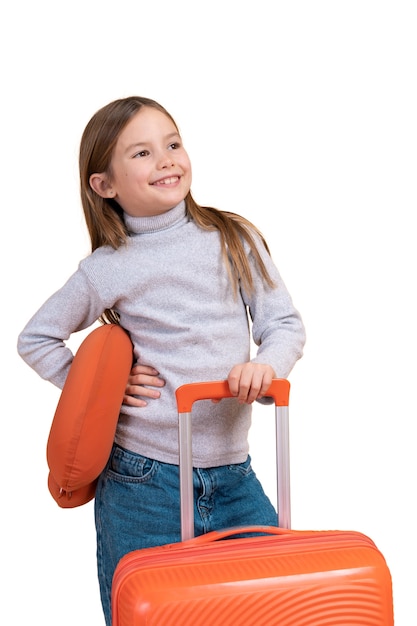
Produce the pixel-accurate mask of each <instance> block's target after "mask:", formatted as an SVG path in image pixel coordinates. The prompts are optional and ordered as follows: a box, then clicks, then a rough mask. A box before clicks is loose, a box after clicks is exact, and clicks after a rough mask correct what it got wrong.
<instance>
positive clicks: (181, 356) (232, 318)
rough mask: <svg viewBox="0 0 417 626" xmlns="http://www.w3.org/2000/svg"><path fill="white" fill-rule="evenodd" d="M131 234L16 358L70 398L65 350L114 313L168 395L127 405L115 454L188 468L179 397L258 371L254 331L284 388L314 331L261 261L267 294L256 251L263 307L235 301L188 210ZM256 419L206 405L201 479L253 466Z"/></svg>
mask: <svg viewBox="0 0 417 626" xmlns="http://www.w3.org/2000/svg"><path fill="white" fill-rule="evenodd" d="M125 221H126V225H127V227H128V229H129V231H130V233H131V236H130V237H129V238H128V241H127V243H126V244H125V245H122V246H121V247H120V248H118V249H117V250H114V249H113V248H111V247H108V246H104V247H102V248H99V249H97V250H95V251H94V252H93V253H92V254H91V255H90V256H88V257H87V258H85V259H84V260H83V261H81V263H80V265H79V268H78V270H77V271H76V272H75V273H74V274H73V275H72V276H71V277H70V278H69V280H68V281H67V283H66V284H65V285H64V286H63V287H62V288H61V289H60V290H59V291H57V292H56V293H55V294H54V295H52V296H51V297H50V298H49V299H48V300H47V301H46V302H45V304H44V305H43V306H42V307H41V308H40V309H39V311H38V312H37V313H36V314H35V315H34V316H33V317H32V319H31V320H30V321H29V322H28V324H27V325H26V327H25V328H24V330H23V331H22V332H21V334H20V335H19V339H18V351H19V354H20V355H21V356H22V358H23V359H24V360H25V361H26V362H27V363H28V365H30V366H31V367H32V368H33V369H34V370H36V372H37V373H38V374H39V375H40V376H41V377H42V378H45V379H47V380H49V381H51V382H52V383H54V384H55V385H57V386H58V387H60V388H62V387H63V385H64V382H65V379H66V376H67V373H68V369H69V367H70V365H71V361H72V359H73V355H72V353H71V351H70V350H69V348H68V347H67V346H66V344H65V341H66V340H67V339H68V338H69V336H70V335H71V334H72V333H73V332H76V331H79V330H82V329H85V328H88V327H89V326H91V325H92V324H93V323H94V322H96V321H97V319H98V317H99V316H100V315H101V314H102V313H103V311H104V309H110V308H112V309H115V310H116V311H117V312H118V313H119V315H120V324H121V326H122V327H123V328H125V329H126V330H127V331H128V332H129V334H130V337H131V339H132V342H133V345H134V355H135V360H136V362H137V363H141V364H144V365H151V366H153V367H155V368H156V369H157V370H158V371H159V372H160V376H161V377H162V378H164V379H165V381H166V385H165V387H164V388H163V389H162V390H161V392H162V393H161V397H160V398H159V399H157V400H152V399H151V400H149V401H148V405H147V406H146V407H145V408H137V407H130V406H126V405H123V406H122V407H121V413H120V419H119V424H118V428H117V433H116V442H117V443H118V444H119V445H121V446H123V447H124V448H127V449H129V450H132V451H134V452H137V453H139V454H142V455H144V456H147V457H150V458H153V459H157V460H160V461H163V462H166V463H175V464H176V463H178V414H177V408H176V404H175V389H176V388H177V387H179V386H180V385H182V384H184V383H189V382H196V381H208V380H220V379H225V378H227V376H228V373H229V371H230V369H231V368H232V367H233V366H234V365H236V364H238V363H243V362H246V361H248V360H250V345H251V344H250V325H249V323H248V314H249V317H250V319H251V320H252V324H251V326H252V337H253V341H254V344H256V346H258V348H257V351H256V355H255V356H254V358H253V359H252V360H253V361H255V362H258V363H267V364H270V365H271V366H272V367H273V369H274V370H275V374H276V376H277V377H278V378H286V377H288V374H289V373H290V371H291V369H292V368H293V366H294V364H295V362H296V361H297V359H299V358H300V357H301V355H302V350H303V346H304V341H305V335H304V327H303V324H302V321H301V318H300V316H299V314H298V312H297V311H296V310H295V308H294V306H293V304H292V301H291V297H290V295H289V293H288V291H287V289H286V287H285V285H284V283H283V281H282V279H281V277H280V275H279V273H278V271H277V269H276V267H275V266H274V264H273V262H272V260H271V258H270V257H269V255H268V254H267V252H266V251H265V249H264V247H263V245H262V244H261V243H260V242H259V246H258V247H259V251H260V253H261V254H262V257H263V259H264V261H265V264H266V267H267V269H268V271H269V272H270V275H271V277H272V278H273V279H274V281H275V282H276V285H277V287H276V288H274V289H271V288H269V287H268V286H267V285H265V284H264V282H263V280H262V278H261V276H260V275H259V273H258V272H257V270H256V267H255V264H254V260H253V258H252V255H251V253H250V251H249V249H247V254H248V258H249V261H250V263H251V268H252V270H253V275H254V278H255V290H254V293H253V295H251V296H248V295H246V294H245V293H244V292H243V290H242V289H241V291H240V292H239V294H238V297H237V298H235V297H234V295H233V290H232V287H231V284H230V281H229V278H228V274H227V270H226V267H225V264H224V262H223V260H222V254H221V246H220V237H219V233H218V232H217V231H205V230H202V229H201V228H199V227H198V226H197V225H196V224H195V223H194V222H193V221H192V220H190V219H189V217H188V216H187V215H186V212H185V205H184V202H182V203H180V204H179V205H178V206H176V207H174V208H173V209H171V210H170V211H168V212H167V213H164V214H163V215H159V216H155V217H143V218H142V217H130V216H128V215H126V214H125ZM250 422H251V407H250V406H248V405H239V404H238V403H237V401H236V400H234V399H226V400H222V401H221V402H220V403H218V404H215V403H212V402H211V401H199V402H196V403H195V405H194V408H193V457H194V466H195V467H211V466H218V465H225V464H229V463H240V462H243V461H244V460H245V459H246V456H247V454H248V430H249V427H250Z"/></svg>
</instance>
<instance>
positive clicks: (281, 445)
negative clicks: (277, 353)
mask: <svg viewBox="0 0 417 626" xmlns="http://www.w3.org/2000/svg"><path fill="white" fill-rule="evenodd" d="M289 391H290V383H289V382H288V380H286V379H283V378H275V379H274V380H273V381H272V384H271V386H270V388H269V389H268V392H267V393H266V395H267V396H269V397H272V398H273V399H274V402H275V416H276V450H277V457H276V460H277V507H278V514H279V525H280V527H281V528H286V529H289V528H291V503H290V461H289V417H288V402H289ZM175 395H176V400H177V407H178V418H179V459H180V496H181V538H182V540H183V541H185V540H189V539H192V538H193V537H194V490H193V460H192V437H191V409H192V406H193V404H194V402H196V401H197V400H212V399H220V398H230V397H232V395H231V393H230V390H229V384H228V382H227V381H225V380H222V381H212V382H201V383H189V384H186V385H182V386H181V387H179V388H178V389H177V390H176V392H175Z"/></svg>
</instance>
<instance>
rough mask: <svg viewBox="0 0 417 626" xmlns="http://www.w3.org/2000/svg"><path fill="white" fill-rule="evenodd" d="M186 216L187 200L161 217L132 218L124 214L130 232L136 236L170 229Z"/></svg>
mask: <svg viewBox="0 0 417 626" xmlns="http://www.w3.org/2000/svg"><path fill="white" fill-rule="evenodd" d="M185 216H186V211H185V200H182V201H181V202H180V203H179V204H177V206H175V207H174V208H173V209H170V210H169V211H166V213H162V214H161V215H152V216H150V217H132V215H128V214H127V213H123V217H124V221H125V224H126V226H127V229H128V231H129V232H130V233H132V234H135V235H139V234H144V233H153V232H156V231H158V230H164V229H165V228H170V227H171V226H173V225H174V224H177V223H179V222H180V221H181V220H184V218H185Z"/></svg>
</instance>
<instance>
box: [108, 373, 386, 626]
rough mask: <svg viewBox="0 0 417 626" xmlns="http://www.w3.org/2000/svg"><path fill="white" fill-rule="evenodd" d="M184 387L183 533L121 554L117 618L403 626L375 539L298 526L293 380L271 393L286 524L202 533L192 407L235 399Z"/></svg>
mask: <svg viewBox="0 0 417 626" xmlns="http://www.w3.org/2000/svg"><path fill="white" fill-rule="evenodd" d="M176 395H177V405H178V412H179V422H180V425H179V432H180V435H179V440H180V483H181V485H180V487H181V534H182V541H181V542H180V543H176V544H169V545H166V546H161V547H156V548H148V549H145V550H137V551H134V552H131V553H129V554H127V555H126V556H124V557H123V558H122V559H121V560H120V562H119V564H118V566H117V568H116V571H115V575H114V579H113V588H112V611H113V617H112V619H113V622H112V626H140V625H144V624H146V625H148V626H214V625H215V626H254V625H256V626H274V625H277V626H278V625H279V626H393V624H394V618H393V602H392V583H391V576H390V572H389V569H388V566H387V564H386V562H385V559H384V557H383V555H382V554H381V552H380V551H379V550H378V548H377V547H376V546H375V544H374V542H373V541H372V540H371V539H370V538H369V537H367V536H366V535H363V534H362V533H359V532H356V531H340V530H336V531H305V530H298V531H294V530H290V525H291V523H290V489H289V487H290V475H289V445H288V444H289V430H288V399H289V383H288V381H286V380H282V379H276V380H274V381H273V383H272V386H271V388H270V389H269V392H268V395H270V396H271V397H273V399H274V401H275V408H276V411H275V412H276V434H277V492H278V512H279V519H280V523H281V527H280V528H277V527H260V526H255V527H244V529H243V530H244V531H245V532H254V533H259V534H256V535H254V536H252V537H246V538H234V535H237V534H239V533H242V528H235V529H225V530H222V531H219V532H217V531H216V532H211V533H208V534H206V535H203V536H201V537H197V538H193V537H192V535H193V527H194V520H193V506H192V498H193V494H192V460H191V459H192V454H191V409H192V405H193V403H194V402H195V401H197V400H202V399H211V398H221V397H229V396H230V393H229V391H228V385H227V382H225V381H219V382H213V383H192V384H190V385H184V386H182V387H180V388H179V389H178V390H177V394H176ZM282 526H284V528H283V527H282ZM230 539H233V540H230Z"/></svg>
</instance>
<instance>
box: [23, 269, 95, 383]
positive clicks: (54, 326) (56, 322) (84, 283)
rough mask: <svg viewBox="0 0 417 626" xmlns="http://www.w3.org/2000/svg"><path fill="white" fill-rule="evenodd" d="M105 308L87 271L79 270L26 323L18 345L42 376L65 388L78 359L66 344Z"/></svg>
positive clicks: (24, 358)
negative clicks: (70, 370) (72, 365)
mask: <svg viewBox="0 0 417 626" xmlns="http://www.w3.org/2000/svg"><path fill="white" fill-rule="evenodd" d="M105 308H106V306H105V305H104V304H103V302H102V301H101V300H100V298H99V295H98V293H97V292H96V291H95V290H94V289H93V288H92V287H91V285H90V284H89V282H88V280H87V279H86V277H85V276H84V274H83V272H80V271H77V272H76V273H75V274H73V275H72V276H71V278H70V279H69V280H68V281H67V283H66V284H65V285H64V286H63V287H62V288H61V289H59V290H58V291H57V292H56V293H54V294H53V295H52V296H51V297H50V298H49V299H48V300H47V301H46V302H45V303H44V304H43V305H42V306H41V308H40V309H39V310H38V311H37V313H35V315H34V316H33V317H32V318H31V320H30V321H29V322H28V323H27V324H26V326H25V328H24V329H23V330H22V332H21V333H20V335H19V337H18V342H17V350H18V352H19V354H20V356H21V357H22V358H23V360H24V361H25V362H26V363H27V364H28V365H29V366H30V367H32V369H34V370H35V371H36V372H37V373H38V374H39V376H41V377H42V378H44V379H45V380H49V381H50V382H52V383H53V384H54V385H56V386H57V387H59V388H60V389H62V387H63V386H64V383H65V380H66V377H67V374H68V370H69V368H70V365H71V363H72V360H73V358H74V355H73V353H72V352H71V350H70V349H69V348H68V347H67V345H66V341H67V340H68V339H69V337H70V335H71V334H72V333H74V332H77V331H79V330H83V329H85V328H88V327H89V326H91V325H92V324H94V322H96V321H97V319H98V318H99V317H100V315H101V314H102V312H103V311H104V309H105Z"/></svg>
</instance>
